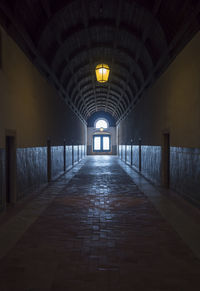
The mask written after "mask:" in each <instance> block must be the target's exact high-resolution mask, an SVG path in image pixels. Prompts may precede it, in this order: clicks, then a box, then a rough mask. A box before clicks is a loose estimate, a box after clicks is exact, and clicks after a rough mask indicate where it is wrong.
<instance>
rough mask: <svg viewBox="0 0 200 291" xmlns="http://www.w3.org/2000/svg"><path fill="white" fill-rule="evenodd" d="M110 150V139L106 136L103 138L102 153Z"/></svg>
mask: <svg viewBox="0 0 200 291" xmlns="http://www.w3.org/2000/svg"><path fill="white" fill-rule="evenodd" d="M109 150H110V138H109V137H108V136H104V137H103V151H109Z"/></svg>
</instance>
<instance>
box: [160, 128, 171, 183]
mask: <svg viewBox="0 0 200 291" xmlns="http://www.w3.org/2000/svg"><path fill="white" fill-rule="evenodd" d="M161 175H162V186H163V187H165V188H169V186H170V132H169V131H164V132H163V133H162V161H161Z"/></svg>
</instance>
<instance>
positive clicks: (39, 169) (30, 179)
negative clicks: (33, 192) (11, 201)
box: [16, 147, 47, 200]
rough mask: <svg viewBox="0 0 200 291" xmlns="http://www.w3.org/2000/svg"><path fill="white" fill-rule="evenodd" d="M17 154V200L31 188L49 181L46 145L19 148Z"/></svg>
mask: <svg viewBox="0 0 200 291" xmlns="http://www.w3.org/2000/svg"><path fill="white" fill-rule="evenodd" d="M16 154H17V200H18V199H20V198H21V197H22V196H23V195H24V192H25V191H26V190H28V189H29V188H37V187H38V186H40V185H41V184H43V183H46V182H47V149H46V147H34V148H20V149H19V148H18V149H17V151H16Z"/></svg>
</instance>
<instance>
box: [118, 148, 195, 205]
mask: <svg viewBox="0 0 200 291" xmlns="http://www.w3.org/2000/svg"><path fill="white" fill-rule="evenodd" d="M131 147H132V150H131ZM139 152H140V151H139V145H132V146H131V145H120V146H119V148H118V154H119V157H120V159H121V160H122V161H124V162H126V163H127V164H129V165H132V167H133V168H135V169H136V170H138V171H139V165H141V173H142V175H144V176H145V177H146V178H148V179H149V180H151V181H152V182H154V183H155V184H157V185H161V184H162V180H161V163H162V147H161V146H146V145H145V146H141V156H140V154H139ZM131 154H132V157H131ZM169 187H170V188H171V189H173V190H175V191H177V192H178V193H179V194H181V195H183V196H184V197H185V198H187V199H189V200H191V201H193V202H194V203H196V204H198V205H200V149H199V148H181V147H170V160H169Z"/></svg>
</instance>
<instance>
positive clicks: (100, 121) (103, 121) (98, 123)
mask: <svg viewBox="0 0 200 291" xmlns="http://www.w3.org/2000/svg"><path fill="white" fill-rule="evenodd" d="M94 127H95V128H96V129H99V128H101V127H102V128H109V122H108V120H107V119H106V118H101V117H99V118H98V119H97V120H96V121H95V123H94Z"/></svg>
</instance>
